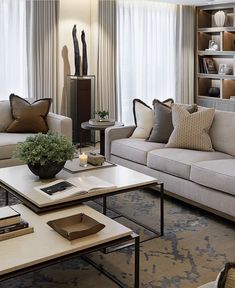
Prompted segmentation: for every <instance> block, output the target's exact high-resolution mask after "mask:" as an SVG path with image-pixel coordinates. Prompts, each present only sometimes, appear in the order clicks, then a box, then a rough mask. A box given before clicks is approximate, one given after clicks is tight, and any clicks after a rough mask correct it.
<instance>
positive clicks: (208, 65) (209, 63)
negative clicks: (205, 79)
mask: <svg viewBox="0 0 235 288" xmlns="http://www.w3.org/2000/svg"><path fill="white" fill-rule="evenodd" d="M203 64H204V71H205V72H206V73H208V74H217V73H218V72H217V69H216V66H215V61H214V59H213V58H211V57H204V58H203Z"/></svg>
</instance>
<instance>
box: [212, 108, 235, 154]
mask: <svg viewBox="0 0 235 288" xmlns="http://www.w3.org/2000/svg"><path fill="white" fill-rule="evenodd" d="M234 127H235V113H234V112H225V111H219V110H216V111H215V116H214V120H213V123H212V125H211V129H210V137H211V141H212V144H213V147H214V149H215V150H216V151H220V152H224V153H228V154H230V155H232V156H235V129H234Z"/></svg>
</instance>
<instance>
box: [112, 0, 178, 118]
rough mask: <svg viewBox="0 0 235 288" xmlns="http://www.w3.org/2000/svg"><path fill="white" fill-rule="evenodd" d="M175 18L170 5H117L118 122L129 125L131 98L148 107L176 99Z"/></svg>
mask: <svg viewBox="0 0 235 288" xmlns="http://www.w3.org/2000/svg"><path fill="white" fill-rule="evenodd" d="M176 16H177V5H174V4H168V3H159V2H157V1H144V0H134V1H133V0H119V1H118V6H117V77H118V82H117V83H118V85H117V87H118V100H119V102H118V108H119V109H118V111H119V115H118V116H119V117H118V118H119V119H120V120H121V121H122V122H124V123H125V124H130V123H133V113H132V100H133V99H134V98H140V99H141V100H143V101H144V102H146V103H147V104H149V105H150V106H151V105H152V100H153V99H154V98H157V99H159V100H164V99H166V98H169V97H171V98H173V99H175V97H176Z"/></svg>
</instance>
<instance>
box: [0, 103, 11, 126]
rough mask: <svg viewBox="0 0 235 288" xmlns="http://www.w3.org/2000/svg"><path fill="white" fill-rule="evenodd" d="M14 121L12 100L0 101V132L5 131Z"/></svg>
mask: <svg viewBox="0 0 235 288" xmlns="http://www.w3.org/2000/svg"><path fill="white" fill-rule="evenodd" d="M12 121H13V118H12V116H11V106H10V102H9V101H8V100H5V101H0V132H4V131H5V130H6V128H7V127H8V126H9V125H10V124H11V122H12Z"/></svg>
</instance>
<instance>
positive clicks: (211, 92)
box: [207, 87, 220, 97]
mask: <svg viewBox="0 0 235 288" xmlns="http://www.w3.org/2000/svg"><path fill="white" fill-rule="evenodd" d="M207 93H208V96H210V97H219V96H220V88H218V87H210V88H209V89H208V92H207Z"/></svg>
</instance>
